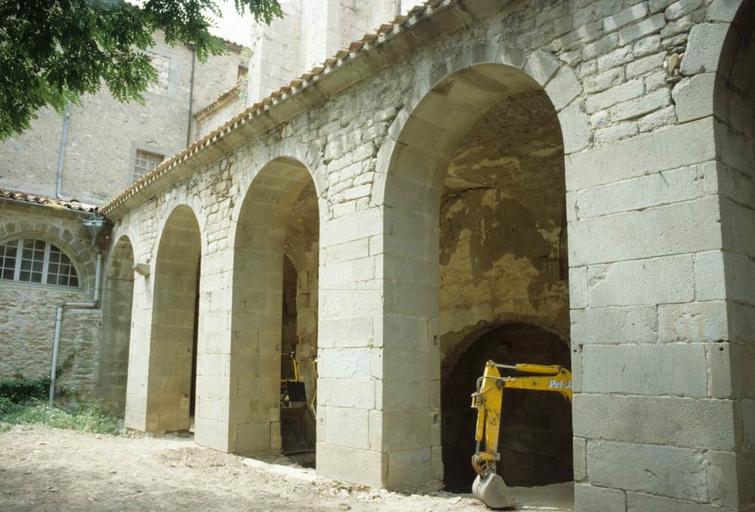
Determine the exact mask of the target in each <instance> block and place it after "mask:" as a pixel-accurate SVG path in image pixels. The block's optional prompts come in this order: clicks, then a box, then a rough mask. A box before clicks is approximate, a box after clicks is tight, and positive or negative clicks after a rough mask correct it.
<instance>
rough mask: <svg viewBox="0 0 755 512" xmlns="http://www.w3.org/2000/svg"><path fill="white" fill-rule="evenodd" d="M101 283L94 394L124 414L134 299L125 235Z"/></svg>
mask: <svg viewBox="0 0 755 512" xmlns="http://www.w3.org/2000/svg"><path fill="white" fill-rule="evenodd" d="M104 284H105V286H104V290H103V294H102V297H103V300H102V345H101V348H100V362H99V368H98V372H97V393H98V398H99V400H100V402H101V404H102V407H103V408H104V410H105V411H107V412H108V413H110V414H115V415H117V416H119V417H123V415H124V413H125V407H126V381H127V377H128V349H129V341H130V338H131V307H132V303H133V298H134V249H133V247H132V245H131V241H130V240H129V239H128V237H126V236H122V237H121V238H119V239H118V241H117V242H116V244H115V246H114V247H113V250H112V253H111V255H110V264H109V265H108V269H107V273H106V275H105V283H104Z"/></svg>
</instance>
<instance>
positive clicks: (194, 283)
mask: <svg viewBox="0 0 755 512" xmlns="http://www.w3.org/2000/svg"><path fill="white" fill-rule="evenodd" d="M200 256H201V239H200V231H199V224H198V222H197V219H196V216H195V215H194V212H193V211H192V210H191V208H189V207H188V206H185V205H182V206H178V207H176V208H175V209H174V210H173V211H172V212H171V214H170V216H169V217H168V220H167V221H166V223H165V227H164V228H163V232H162V236H161V237H160V244H159V246H158V249H157V264H156V268H155V280H154V289H153V294H154V298H153V311H152V326H151V339H150V352H149V378H148V380H149V382H148V386H149V387H148V396H147V422H146V424H147V431H150V432H165V431H188V430H190V428H191V417H192V414H193V412H194V406H195V403H196V401H197V400H198V397H197V389H196V381H197V326H198V316H199V310H198V303H199V275H200Z"/></svg>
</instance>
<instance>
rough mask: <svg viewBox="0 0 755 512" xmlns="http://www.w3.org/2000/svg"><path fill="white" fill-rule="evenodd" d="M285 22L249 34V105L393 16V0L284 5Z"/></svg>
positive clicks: (290, 0) (290, 1) (289, 1)
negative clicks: (251, 41)
mask: <svg viewBox="0 0 755 512" xmlns="http://www.w3.org/2000/svg"><path fill="white" fill-rule="evenodd" d="M281 7H282V8H283V11H284V13H285V16H284V18H283V19H276V20H274V21H273V22H272V23H271V24H270V25H269V26H267V25H256V26H255V27H254V29H253V43H252V47H253V48H252V57H251V59H250V63H249V73H250V74H249V93H248V96H247V105H251V104H254V103H255V102H257V101H259V100H261V99H262V98H264V97H265V96H267V95H268V94H270V93H271V92H272V91H274V90H276V89H278V88H279V87H281V86H283V85H285V84H288V83H289V82H290V81H291V80H292V79H294V78H297V77H299V76H300V75H301V74H302V73H304V72H306V71H309V70H310V69H312V68H313V67H315V66H317V65H320V64H322V63H323V62H324V61H325V59H327V58H329V57H331V56H332V55H334V54H335V53H336V52H337V51H338V50H341V49H344V48H348V47H349V45H350V44H351V42H352V41H355V40H357V39H360V38H361V37H362V36H363V35H364V34H367V33H370V32H373V31H374V30H375V29H377V28H378V26H379V25H380V24H381V23H385V22H388V21H390V20H392V19H393V18H394V17H395V15H396V13H397V6H396V0H379V1H374V0H373V1H370V2H365V1H363V0H307V1H302V0H284V1H282V2H281Z"/></svg>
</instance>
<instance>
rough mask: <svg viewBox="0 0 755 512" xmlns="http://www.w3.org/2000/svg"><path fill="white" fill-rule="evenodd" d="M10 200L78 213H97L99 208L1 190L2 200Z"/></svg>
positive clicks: (73, 201) (74, 201)
mask: <svg viewBox="0 0 755 512" xmlns="http://www.w3.org/2000/svg"><path fill="white" fill-rule="evenodd" d="M3 199H9V200H11V201H18V202H21V203H28V204H32V205H37V206H47V207H49V208H62V209H65V210H72V211H77V212H87V213H96V212H97V207H96V206H94V205H91V204H86V203H81V202H79V201H76V200H75V199H71V200H69V201H66V200H63V199H55V198H54V197H49V196H43V195H38V194H29V193H27V192H18V191H15V190H6V189H3V188H0V200H3Z"/></svg>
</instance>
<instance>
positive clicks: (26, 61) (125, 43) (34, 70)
mask: <svg viewBox="0 0 755 512" xmlns="http://www.w3.org/2000/svg"><path fill="white" fill-rule="evenodd" d="M233 1H234V5H235V7H236V10H237V11H238V12H239V13H240V14H244V13H246V12H247V11H249V12H251V13H252V15H253V16H254V18H255V19H256V20H257V21H261V22H265V23H270V22H271V21H272V20H273V19H274V18H275V17H280V16H282V15H283V13H282V10H281V7H280V5H279V3H278V0H233ZM218 14H219V9H218V0H145V1H144V2H143V6H142V7H138V6H135V5H132V4H129V3H126V2H125V1H124V0H35V1H33V2H32V1H26V0H0V70H2V73H0V140H2V139H5V138H7V137H9V136H11V135H15V134H18V133H20V132H21V131H23V130H24V129H26V128H28V127H29V123H30V122H31V120H32V119H34V118H35V117H36V113H37V111H38V110H39V109H40V108H42V107H45V106H50V107H52V108H54V109H56V110H57V111H58V112H62V111H63V109H64V108H65V105H66V104H67V103H68V102H78V101H79V99H80V97H81V96H82V95H83V94H89V93H94V92H96V91H97V90H99V88H100V86H101V85H102V84H104V85H106V86H107V87H108V89H109V90H110V92H111V93H112V95H113V96H114V97H115V98H116V99H118V100H119V101H123V102H126V101H134V100H136V101H143V97H142V93H143V92H144V91H145V90H146V89H147V87H148V85H149V84H150V83H151V82H153V81H154V80H156V79H157V72H156V71H155V69H154V68H153V67H152V65H151V63H150V58H149V55H148V54H147V53H146V52H147V50H148V49H149V48H150V47H151V46H153V45H154V40H153V38H152V37H153V36H152V35H153V33H154V32H155V31H157V30H161V31H162V32H163V33H164V34H165V40H166V42H167V43H168V44H176V43H185V44H189V45H192V46H193V47H194V49H195V51H196V53H197V57H198V58H199V60H200V61H201V60H205V59H206V58H207V57H208V56H209V55H216V54H220V53H222V52H223V51H224V49H225V45H224V44H223V43H222V41H221V40H219V39H218V38H216V37H214V36H212V35H211V34H210V33H209V28H210V25H211V22H210V18H209V16H211V15H218Z"/></svg>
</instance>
